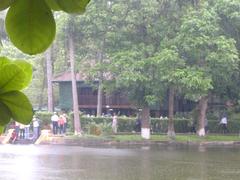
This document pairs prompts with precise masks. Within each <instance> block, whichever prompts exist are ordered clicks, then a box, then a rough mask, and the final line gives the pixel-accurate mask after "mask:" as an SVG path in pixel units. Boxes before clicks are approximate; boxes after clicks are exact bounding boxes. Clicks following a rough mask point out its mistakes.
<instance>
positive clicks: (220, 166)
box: [0, 145, 240, 180]
mask: <svg viewBox="0 0 240 180" xmlns="http://www.w3.org/2000/svg"><path fill="white" fill-rule="evenodd" d="M0 179H3V180H5V179H6V180H8V179H13V180H14V179H17V180H38V179H44V180H45V179H46V180H48V179H49V180H63V179H70V180H75V179H76V180H208V179H209V180H221V179H224V180H225V179H226V180H239V179H240V147H220V146H218V147H204V146H173V145H171V146H166V145H161V146H151V147H149V146H145V147H132V148H129V147H128V148H127V147H121V148H116V147H112V148H86V147H78V146H56V145H55V146H35V145H1V146H0Z"/></svg>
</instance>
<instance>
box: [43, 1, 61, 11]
mask: <svg viewBox="0 0 240 180" xmlns="http://www.w3.org/2000/svg"><path fill="white" fill-rule="evenodd" d="M45 2H46V3H47V5H48V7H50V8H51V9H52V10H54V11H59V10H61V8H60V7H59V5H58V4H57V2H56V0H45Z"/></svg>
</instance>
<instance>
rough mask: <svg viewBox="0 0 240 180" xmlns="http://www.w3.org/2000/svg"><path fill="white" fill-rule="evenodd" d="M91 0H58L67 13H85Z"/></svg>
mask: <svg viewBox="0 0 240 180" xmlns="http://www.w3.org/2000/svg"><path fill="white" fill-rule="evenodd" d="M89 2H90V0H67V1H66V0H57V3H58V5H59V7H60V8H61V9H62V10H63V11H65V12H67V13H80V14H81V13H84V12H85V8H86V6H87V5H88V3H89Z"/></svg>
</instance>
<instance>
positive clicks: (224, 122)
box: [219, 114, 228, 134]
mask: <svg viewBox="0 0 240 180" xmlns="http://www.w3.org/2000/svg"><path fill="white" fill-rule="evenodd" d="M227 123H228V122H227V116H226V114H224V115H223V117H222V119H221V121H220V123H219V124H220V126H221V128H222V132H223V134H225V133H227V132H228V129H227Z"/></svg>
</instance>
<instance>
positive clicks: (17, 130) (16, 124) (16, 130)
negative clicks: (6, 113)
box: [14, 121, 20, 140]
mask: <svg viewBox="0 0 240 180" xmlns="http://www.w3.org/2000/svg"><path fill="white" fill-rule="evenodd" d="M19 129H20V123H19V122H17V121H15V127H14V130H15V134H16V138H15V139H16V140H17V139H18V135H19Z"/></svg>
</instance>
